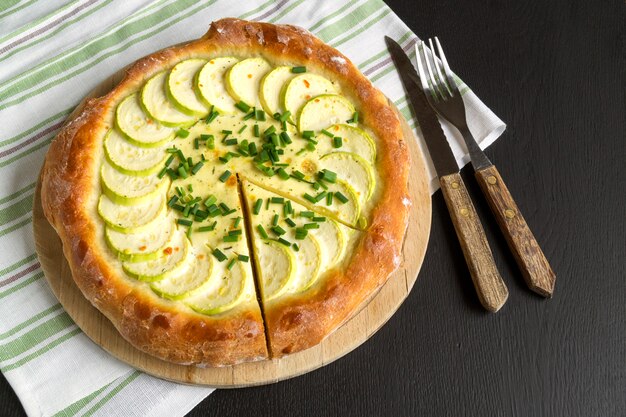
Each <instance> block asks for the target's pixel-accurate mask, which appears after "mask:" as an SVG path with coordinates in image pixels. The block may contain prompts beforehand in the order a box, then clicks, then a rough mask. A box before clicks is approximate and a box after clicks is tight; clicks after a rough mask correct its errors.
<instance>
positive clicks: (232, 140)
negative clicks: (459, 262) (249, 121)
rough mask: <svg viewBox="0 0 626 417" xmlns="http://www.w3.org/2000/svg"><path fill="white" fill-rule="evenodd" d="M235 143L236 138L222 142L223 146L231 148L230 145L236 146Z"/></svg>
mask: <svg viewBox="0 0 626 417" xmlns="http://www.w3.org/2000/svg"><path fill="white" fill-rule="evenodd" d="M237 142H238V141H237V139H236V138H232V139H226V140H225V141H224V144H225V145H226V146H232V145H236V144H237Z"/></svg>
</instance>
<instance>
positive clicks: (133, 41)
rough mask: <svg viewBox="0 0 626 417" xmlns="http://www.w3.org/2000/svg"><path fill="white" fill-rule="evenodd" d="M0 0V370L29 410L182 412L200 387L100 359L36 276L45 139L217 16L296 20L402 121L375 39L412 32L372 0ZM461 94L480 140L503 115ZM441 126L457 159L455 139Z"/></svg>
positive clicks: (407, 45) (487, 138)
mask: <svg viewBox="0 0 626 417" xmlns="http://www.w3.org/2000/svg"><path fill="white" fill-rule="evenodd" d="M0 8H1V9H0V120H2V121H3V125H2V127H3V129H2V131H0V177H1V178H2V179H1V180H0V248H1V249H2V251H1V253H2V255H1V256H0V369H1V370H2V372H3V374H4V375H5V377H6V378H7V380H8V381H9V382H10V384H11V386H12V387H13V388H14V389H15V392H16V393H17V395H18V396H19V398H20V400H21V402H22V404H23V405H24V408H25V410H26V412H27V414H28V415H29V416H51V415H59V416H65V415H68V416H69V415H71V416H74V415H102V416H112V415H125V416H130V415H133V416H134V415H137V416H168V417H171V416H177V415H184V414H185V413H186V412H187V411H188V410H190V409H191V408H192V407H193V406H194V405H195V404H197V403H198V402H200V401H201V400H202V399H203V398H204V397H205V396H207V395H208V394H210V393H211V392H212V390H211V389H209V388H206V387H190V386H183V385H178V384H175V383H171V382H166V381H163V380H160V379H157V378H153V377H151V376H148V375H146V374H143V373H141V372H138V371H136V370H134V369H132V368H131V367H129V366H127V365H125V364H123V363H121V362H119V361H117V360H116V359H114V358H113V357H111V356H109V355H108V354H107V353H105V352H104V351H103V350H101V349H100V348H99V347H98V346H96V345H95V344H93V343H92V342H91V341H90V340H89V339H88V338H87V337H86V336H85V335H84V334H83V333H82V332H81V331H80V329H79V328H78V327H77V326H76V325H75V324H74V323H73V322H72V320H71V319H70V318H69V316H68V315H67V313H65V312H64V311H63V308H62V307H61V306H60V304H59V302H58V300H57V299H56V298H55V297H54V295H52V293H51V291H50V289H49V288H48V286H47V284H46V281H45V280H44V279H43V272H42V270H41V268H40V265H39V262H38V260H37V257H36V255H35V247H34V242H33V236H32V225H31V218H32V215H31V206H32V203H33V194H34V191H35V181H36V180H37V175H38V171H39V167H40V166H41V164H42V162H43V159H44V156H45V154H46V151H47V148H48V145H49V144H50V141H51V140H52V139H53V138H54V136H55V134H56V133H57V132H58V130H59V128H60V127H61V125H62V123H63V120H64V119H65V117H66V116H67V115H68V114H69V113H70V112H71V111H72V109H73V108H74V107H75V106H76V105H77V104H78V103H79V102H80V101H81V99H82V97H83V96H85V95H86V94H87V93H88V92H89V91H90V90H92V89H93V88H94V87H95V86H96V85H97V84H98V83H99V82H100V80H103V79H105V78H106V77H108V76H109V75H110V74H112V73H113V72H115V71H117V70H118V69H120V68H123V67H124V66H126V65H128V64H129V63H131V62H133V61H135V60H136V59H138V58H140V57H141V56H143V55H146V54H147V53H149V52H152V51H155V50H158V49H161V48H163V47H166V46H168V45H172V44H175V43H178V42H183V41H186V40H190V39H195V38H198V37H200V36H201V35H202V34H203V33H204V32H205V31H206V30H207V27H208V25H209V23H210V22H211V21H212V20H216V19H219V18H222V17H227V16H236V17H241V18H244V19H250V20H263V21H268V22H276V23H290V24H295V25H299V26H302V27H304V28H306V29H309V30H310V31H311V32H313V33H314V34H315V35H317V36H318V37H320V38H321V39H322V40H323V41H325V42H327V43H329V44H330V45H333V46H334V47H336V48H338V49H339V50H340V51H342V52H343V53H344V54H345V55H347V56H348V57H349V58H350V59H351V60H352V61H353V62H354V63H355V64H356V65H358V67H359V68H360V69H361V71H362V72H363V73H364V74H365V75H366V76H367V77H369V78H370V79H371V80H372V82H374V84H375V85H376V86H377V87H379V88H380V89H381V90H382V91H383V92H384V93H385V94H386V95H387V96H388V97H389V98H390V99H391V100H392V101H393V102H394V103H395V104H396V106H397V107H398V108H399V109H400V111H401V112H402V113H403V114H404V115H405V116H407V118H408V119H409V120H410V117H409V109H408V107H407V106H408V104H407V100H406V97H405V96H404V93H403V89H402V86H401V84H400V82H399V78H398V75H397V73H396V72H395V71H394V67H393V64H392V62H391V60H390V57H389V55H388V54H387V51H386V48H385V43H384V40H383V35H388V36H391V37H392V38H394V39H396V40H397V41H398V42H399V43H400V44H401V45H402V46H403V47H404V49H405V50H406V51H408V52H409V54H410V55H411V54H414V52H412V51H413V48H412V45H413V43H414V42H415V39H416V36H415V35H414V34H413V33H411V31H410V30H409V29H408V28H407V26H406V25H405V24H404V23H402V21H401V20H400V19H399V18H398V17H397V16H395V15H394V13H393V12H392V11H391V10H390V9H389V8H388V7H387V6H386V5H385V4H384V3H383V2H382V1H381V0H332V1H331V0H328V1H311V0H308V1H304V0H291V1H287V0H280V1H279V0H269V1H257V2H253V1H231V0H219V1H217V0H201V1H199V0H155V1H148V0H135V1H124V2H122V1H113V0H3V1H2V2H1V4H0ZM413 58H414V55H413ZM465 98H466V104H467V105H468V108H469V115H470V127H471V129H472V131H473V132H474V133H475V135H476V136H477V137H478V138H479V139H480V140H479V142H480V143H481V146H482V147H486V146H488V145H489V144H491V143H492V142H493V141H494V140H495V139H496V138H497V137H498V136H499V135H500V133H501V132H502V131H503V130H504V124H503V123H502V121H501V120H499V119H498V118H497V117H496V116H495V115H494V114H493V113H492V112H491V111H490V110H489V109H488V108H487V107H485V106H484V104H482V103H481V102H480V100H479V99H478V98H477V97H476V96H475V95H474V94H473V93H472V92H471V91H469V90H468V89H467V88H466V94H465ZM410 123H411V124H412V126H413V127H415V126H414V124H413V122H412V121H411V122H410ZM444 130H445V132H446V134H447V135H448V138H449V139H450V142H451V145H452V148H453V150H454V152H455V154H456V156H457V159H458V161H459V163H461V164H462V165H464V164H465V163H467V160H468V158H467V155H466V150H465V148H464V147H463V146H461V145H460V140H459V138H458V137H456V136H455V134H454V133H452V131H451V130H450V129H449V127H448V126H444ZM416 134H417V135H418V137H419V131H416ZM422 148H423V146H422ZM430 175H431V178H434V171H433V170H432V167H431V172H430ZM432 184H433V187H432V189H433V191H434V190H435V184H436V181H434V182H433V183H432Z"/></svg>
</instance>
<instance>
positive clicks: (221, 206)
mask: <svg viewBox="0 0 626 417" xmlns="http://www.w3.org/2000/svg"><path fill="white" fill-rule="evenodd" d="M220 209H222V212H223V213H228V212H229V211H230V207H228V205H227V204H226V203H220Z"/></svg>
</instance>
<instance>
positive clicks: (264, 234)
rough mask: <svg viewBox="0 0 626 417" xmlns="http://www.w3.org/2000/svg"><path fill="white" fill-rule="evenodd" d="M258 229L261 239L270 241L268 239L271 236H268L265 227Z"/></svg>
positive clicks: (258, 227) (259, 226)
mask: <svg viewBox="0 0 626 417" xmlns="http://www.w3.org/2000/svg"><path fill="white" fill-rule="evenodd" d="M256 229H257V230H258V231H259V234H260V235H261V237H262V238H263V239H268V238H269V236H268V235H267V232H266V231H265V229H264V228H263V226H261V225H258V226H257V227H256Z"/></svg>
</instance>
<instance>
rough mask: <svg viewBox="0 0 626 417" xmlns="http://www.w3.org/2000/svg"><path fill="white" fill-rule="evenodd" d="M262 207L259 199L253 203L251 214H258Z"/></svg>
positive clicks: (261, 201)
mask: <svg viewBox="0 0 626 417" xmlns="http://www.w3.org/2000/svg"><path fill="white" fill-rule="evenodd" d="M262 205H263V200H261V199H260V198H259V199H258V200H257V201H256V202H255V203H254V208H253V209H252V212H253V213H254V214H259V213H260V212H261V206H262Z"/></svg>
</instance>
